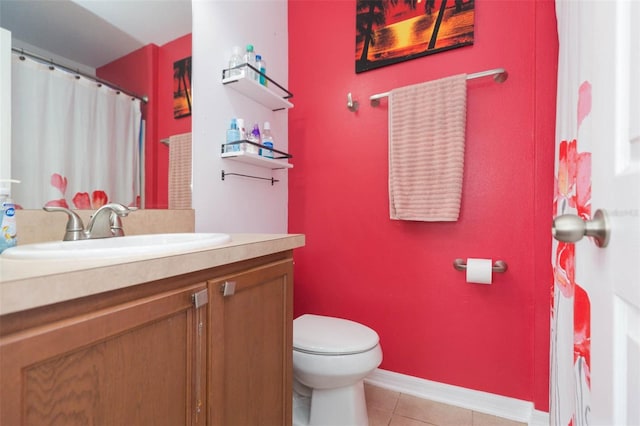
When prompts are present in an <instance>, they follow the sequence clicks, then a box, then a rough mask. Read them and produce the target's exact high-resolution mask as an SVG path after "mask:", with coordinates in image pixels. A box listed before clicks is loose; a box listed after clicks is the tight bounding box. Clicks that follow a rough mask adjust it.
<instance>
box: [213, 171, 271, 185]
mask: <svg viewBox="0 0 640 426" xmlns="http://www.w3.org/2000/svg"><path fill="white" fill-rule="evenodd" d="M225 176H242V177H246V178H251V179H260V180H268V181H271V186H273V184H274V183H276V182H280V181H279V180H278V179H274V178H273V177H272V178H263V177H260V176H251V175H244V174H242V173H227V172H225V171H224V170H223V171H222V180H224V178H225Z"/></svg>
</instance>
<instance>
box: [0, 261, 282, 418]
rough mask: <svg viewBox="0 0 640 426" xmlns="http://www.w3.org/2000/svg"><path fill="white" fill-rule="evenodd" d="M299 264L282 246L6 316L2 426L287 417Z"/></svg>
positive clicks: (0, 364) (0, 342)
mask: <svg viewBox="0 0 640 426" xmlns="http://www.w3.org/2000/svg"><path fill="white" fill-rule="evenodd" d="M292 265H293V261H292V252H291V251H286V252H281V253H276V254H273V255H268V256H263V257H260V258H255V259H250V260H246V261H243V262H237V263H232V264H229V265H225V266H220V267H216V268H211V269H208V270H203V271H198V272H194V273H191V274H188V275H182V276H178V277H173V278H167V279H164V280H161V281H154V282H151V283H146V284H141V285H137V286H133V287H130V288H125V289H121V290H115V291H111V292H108V293H103V294H98V295H94V296H89V297H84V298H80V299H76V300H71V301H68V302H63V303H58V304H55V305H51V306H45V307H41V308H35V309H32V310H28V311H23V312H17V313H14V314H8V315H5V316H2V317H0V425H7V426H9V425H11V426H18V425H45V424H46V425H65V426H66V425H76V424H92V425H118V426H119V425H136V426H138V425H139V426H146V425H154V426H158V425H160V426H162V425H167V426H177V425H180V426H182V425H204V424H210V425H223V426H259V425H265V426H281V425H285V426H286V425H291V409H292V407H291V405H292V396H291V385H292V332H293V330H292V327H293V321H292V285H293V280H292V271H293V266H292ZM232 283H234V284H232ZM233 285H235V288H234V289H233V291H231V287H232V286H233ZM225 290H226V293H225ZM231 293H233V294H231Z"/></svg>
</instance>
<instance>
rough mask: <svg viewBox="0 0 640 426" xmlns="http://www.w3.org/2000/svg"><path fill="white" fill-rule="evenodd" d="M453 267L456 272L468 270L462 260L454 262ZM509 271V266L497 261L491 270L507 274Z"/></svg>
mask: <svg viewBox="0 0 640 426" xmlns="http://www.w3.org/2000/svg"><path fill="white" fill-rule="evenodd" d="M453 267H454V268H455V269H456V271H466V270H467V264H466V263H465V262H464V260H462V259H456V260H454V261H453ZM507 269H509V266H508V265H507V263H506V262H505V261H503V260H496V261H495V262H494V264H493V267H492V268H491V270H492V271H493V272H506V271H507Z"/></svg>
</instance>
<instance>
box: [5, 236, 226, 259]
mask: <svg viewBox="0 0 640 426" xmlns="http://www.w3.org/2000/svg"><path fill="white" fill-rule="evenodd" d="M229 241H231V237H230V236H229V235H228V234H215V233H176V234H146V235H128V236H124V237H113V238H99V239H93V240H81V241H53V242H48V243H35V244H25V245H22V246H21V245H18V246H16V247H12V248H9V249H6V250H5V251H3V252H2V254H1V255H0V256H2V257H3V258H7V259H40V260H45V259H72V258H74V259H105V258H127V257H131V256H140V255H145V256H147V255H148V256H152V255H157V256H162V255H172V254H180V253H185V252H190V251H196V250H205V249H208V248H213V247H216V246H219V245H221V244H224V243H226V242H229Z"/></svg>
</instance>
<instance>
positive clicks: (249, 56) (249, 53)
mask: <svg viewBox="0 0 640 426" xmlns="http://www.w3.org/2000/svg"><path fill="white" fill-rule="evenodd" d="M242 62H244V63H245V64H249V65H251V66H252V67H254V68H255V67H256V53H255V52H254V51H253V44H247V48H246V50H245V52H244V56H243V57H242ZM246 70H247V72H246V76H247V77H248V78H250V79H252V80H255V78H256V72H255V71H254V70H253V69H251V68H249V67H246Z"/></svg>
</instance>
